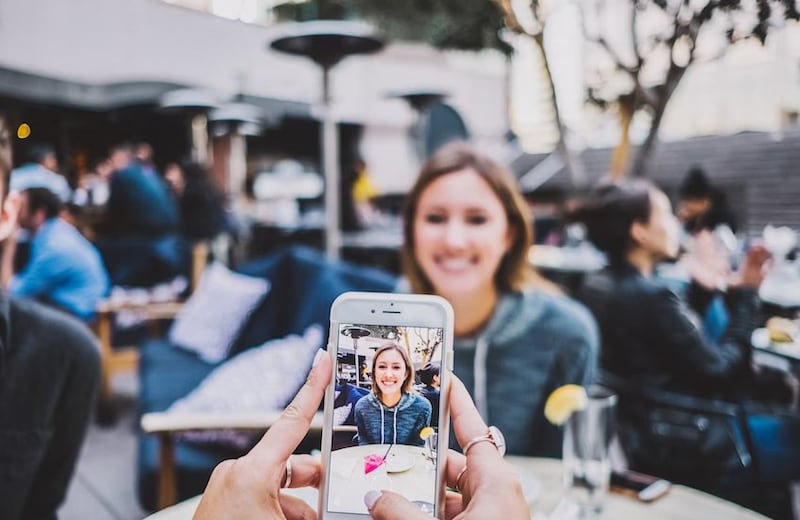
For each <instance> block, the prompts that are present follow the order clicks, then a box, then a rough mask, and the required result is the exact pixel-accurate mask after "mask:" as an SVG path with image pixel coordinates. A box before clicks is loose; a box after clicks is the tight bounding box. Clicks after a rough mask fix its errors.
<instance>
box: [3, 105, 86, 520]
mask: <svg viewBox="0 0 800 520" xmlns="http://www.w3.org/2000/svg"><path fill="white" fill-rule="evenodd" d="M9 129H10V125H9V124H8V121H7V119H6V118H5V116H4V115H3V114H2V113H0V205H2V206H3V211H2V212H1V213H0V240H2V239H5V238H7V237H8V234H9V233H10V232H12V231H13V229H14V226H15V225H16V222H15V220H16V216H17V208H18V205H19V199H18V198H12V197H8V198H6V193H7V189H8V179H9V173H10V171H11V134H10V131H9ZM7 267H8V266H6V265H3V270H5V269H6V268H7ZM0 331H2V333H0V482H2V485H0V504H2V514H1V515H2V517H3V518H4V519H8V520H18V519H23V518H55V517H56V513H57V511H58V508H59V506H60V505H61V503H62V502H63V501H64V497H65V496H66V493H67V489H68V487H69V483H70V480H71V479H72V474H73V472H74V470H75V464H76V461H77V459H78V454H79V453H80V448H81V445H82V443H83V439H84V436H85V434H86V428H87V426H88V424H89V418H90V415H91V410H92V408H93V406H94V396H95V393H96V391H97V387H98V383H99V379H100V354H99V349H98V347H97V345H96V343H95V340H94V337H93V336H92V335H91V334H90V333H89V331H88V329H87V328H86V327H85V326H83V325H81V324H80V323H79V322H78V321H76V320H74V319H72V318H70V317H69V316H67V315H65V314H63V313H59V312H54V311H53V310H51V309H48V308H46V307H44V306H42V305H40V304H38V303H36V302H31V301H20V300H17V299H15V298H10V299H9V298H8V296H7V295H6V294H5V291H4V290H2V289H0Z"/></svg>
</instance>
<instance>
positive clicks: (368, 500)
mask: <svg viewBox="0 0 800 520" xmlns="http://www.w3.org/2000/svg"><path fill="white" fill-rule="evenodd" d="M380 497H381V492H380V491H378V490H376V489H372V490H370V491H367V494H366V495H364V505H365V506H367V510H368V511H372V508H373V507H375V502H377V501H378V499H379V498H380Z"/></svg>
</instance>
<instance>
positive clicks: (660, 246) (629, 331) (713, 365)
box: [578, 181, 800, 480]
mask: <svg viewBox="0 0 800 520" xmlns="http://www.w3.org/2000/svg"><path fill="white" fill-rule="evenodd" d="M578 214H579V217H580V219H581V220H582V221H584V222H585V223H586V226H587V231H588V236H589V239H590V240H591V241H592V242H593V243H594V244H595V246H597V247H598V249H600V250H601V251H603V252H605V253H606V255H607V256H608V262H609V266H608V268H606V269H605V270H604V271H602V272H600V273H596V274H592V275H590V276H588V277H587V279H586V281H585V283H584V286H583V288H582V291H581V294H580V297H581V299H582V300H583V301H584V302H585V303H586V305H587V306H588V307H589V308H590V309H591V310H592V312H593V313H594V314H595V317H596V318H597V321H598V324H599V326H600V332H601V338H602V342H601V345H602V347H601V359H600V364H601V366H602V368H604V369H605V370H607V371H609V372H611V373H613V374H615V375H617V376H620V377H622V378H624V379H625V380H626V381H627V382H629V383H632V384H634V385H640V386H642V387H651V388H656V389H663V390H668V391H672V392H677V393H683V394H688V395H692V396H697V397H713V398H717V399H725V400H728V401H731V402H742V403H744V402H745V401H746V400H748V399H750V398H752V397H753V396H755V395H759V396H761V397H764V395H763V392H762V391H761V390H760V389H759V381H758V378H757V377H756V375H757V374H756V373H755V372H754V370H753V369H752V368H751V363H750V361H751V346H750V335H751V332H752V330H753V329H754V328H755V326H756V323H757V321H756V320H757V318H758V303H759V302H758V298H757V293H756V291H757V289H758V287H759V285H760V284H761V282H762V280H763V278H764V265H765V263H766V262H767V260H768V259H769V253H768V252H767V251H766V249H764V248H763V247H753V248H751V250H750V251H748V253H747V255H746V257H745V259H744V261H743V263H742V266H741V268H740V270H739V271H738V273H737V275H736V276H735V277H733V278H732V279H731V283H730V284H729V285H728V290H727V295H726V300H727V305H728V309H729V312H730V316H731V319H730V323H729V325H728V327H727V329H726V330H725V333H724V334H723V336H722V339H721V340H720V341H719V342H713V341H711V340H709V339H708V337H707V336H706V335H704V334H703V332H702V329H701V321H700V320H699V319H698V317H697V316H696V315H695V314H694V313H693V312H692V311H691V310H690V309H689V308H688V307H687V305H686V304H685V303H684V302H683V301H682V300H681V299H680V298H679V297H678V296H677V295H676V294H675V293H673V292H672V291H671V290H670V289H669V288H667V287H666V286H664V285H662V284H659V283H657V282H656V281H655V280H654V279H653V277H652V274H653V269H654V266H655V264H656V263H657V262H659V261H662V260H665V259H669V258H672V257H674V256H675V255H677V253H678V237H679V231H680V230H679V223H678V220H677V219H676V218H675V216H674V215H673V214H672V209H671V207H670V203H669V199H668V198H667V196H666V195H665V194H664V193H663V192H661V191H660V190H658V189H657V188H655V187H654V186H652V185H651V184H648V183H646V182H644V181H638V182H628V183H619V184H607V185H604V186H601V187H599V188H598V189H597V190H596V192H595V193H594V196H593V198H592V199H591V200H590V201H589V202H587V203H586V204H585V205H584V206H583V208H581V209H580V210H579V211H578ZM785 398H786V396H785V395H780V394H775V393H773V395H771V396H769V399H768V400H769V401H772V402H773V403H775V402H778V401H781V400H784V399H785ZM748 410H749V411H748V423H749V424H750V426H751V430H753V431H755V430H756V428H758V429H760V431H762V432H770V431H771V432H773V433H774V432H776V431H777V432H780V433H779V435H780V436H781V437H783V438H785V439H796V438H797V435H800V417H799V416H797V414H796V412H791V411H789V410H787V409H785V408H780V407H769V408H767V407H766V406H761V405H759V406H758V407H756V406H755V405H753V406H750V407H749V408H748ZM792 432H794V433H792ZM754 437H755V439H754V442H755V443H756V444H757V445H758V444H761V446H760V447H762V448H763V447H764V446H770V448H769V449H770V450H771V451H772V454H771V455H777V457H776V458H775V460H771V461H767V460H765V459H764V457H762V458H761V461H760V465H761V467H762V469H764V468H769V472H770V477H771V478H775V479H776V480H780V479H783V478H786V477H787V475H788V474H790V473H792V474H793V478H797V477H798V476H800V447H798V445H797V442H796V441H794V440H792V441H791V442H788V443H781V442H779V441H778V437H775V436H773V437H772V438H767V437H769V435H766V436H764V437H762V438H761V439H759V434H758V433H754ZM790 461H791V462H790ZM773 463H774V464H773Z"/></svg>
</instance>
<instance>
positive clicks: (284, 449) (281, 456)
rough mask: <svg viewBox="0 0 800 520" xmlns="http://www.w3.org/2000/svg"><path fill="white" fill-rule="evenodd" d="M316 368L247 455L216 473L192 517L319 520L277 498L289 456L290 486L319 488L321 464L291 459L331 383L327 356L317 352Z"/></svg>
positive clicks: (298, 504)
mask: <svg viewBox="0 0 800 520" xmlns="http://www.w3.org/2000/svg"><path fill="white" fill-rule="evenodd" d="M314 363H315V364H314V366H313V368H312V369H311V372H310V373H309V375H308V379H307V380H306V383H305V385H303V388H301V389H300V392H298V394H297V396H296V397H295V398H294V400H292V402H291V404H289V406H287V407H286V410H284V411H283V414H282V415H281V417H280V419H278V420H277V421H276V422H275V424H273V425H272V427H271V428H270V429H269V431H268V432H267V433H266V434H265V435H264V436H263V437H262V438H261V440H260V441H259V442H258V444H256V446H255V447H254V448H253V449H252V450H250V452H249V453H247V455H244V456H243V457H240V458H238V459H236V460H226V461H224V462H221V463H220V464H219V465H218V466H217V467H216V468H215V469H214V472H213V473H212V474H211V479H210V480H209V481H208V486H207V487H206V490H205V493H203V498H202V499H201V500H200V504H199V506H198V508H197V511H196V512H195V515H194V518H197V519H206V518H208V519H217V518H236V519H239V520H248V519H251V518H253V519H256V518H257V519H263V518H285V519H288V520H293V519H298V520H299V519H311V518H317V513H316V511H314V510H313V509H312V508H311V506H309V505H308V504H306V503H305V502H304V501H303V500H300V499H299V498H295V497H291V496H288V495H281V493H280V488H281V485H282V483H283V482H284V481H285V480H286V461H287V460H288V459H289V457H290V456H291V458H292V478H291V487H306V486H313V487H317V486H318V485H319V480H320V475H321V473H322V472H321V469H320V464H319V462H318V461H317V460H316V459H314V458H313V457H311V456H310V455H292V452H293V451H294V449H295V448H296V447H297V445H298V444H299V443H300V441H302V440H303V437H305V435H306V433H308V428H309V426H310V424H311V419H312V418H313V417H314V414H315V412H316V411H317V409H318V408H319V403H320V401H321V400H322V397H323V395H324V394H325V388H326V387H327V386H328V383H329V382H330V378H331V362H330V357H329V356H328V355H327V354H326V353H325V352H324V351H322V350H321V351H319V352H318V353H317V357H316V358H315V359H314Z"/></svg>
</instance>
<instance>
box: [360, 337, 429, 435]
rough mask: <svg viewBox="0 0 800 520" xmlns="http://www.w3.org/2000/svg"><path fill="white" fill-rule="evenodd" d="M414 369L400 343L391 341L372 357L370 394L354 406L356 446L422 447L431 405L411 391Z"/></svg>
mask: <svg viewBox="0 0 800 520" xmlns="http://www.w3.org/2000/svg"><path fill="white" fill-rule="evenodd" d="M413 384H414V367H413V365H412V364H411V360H410V358H409V357H408V353H407V352H406V351H405V349H404V348H403V347H401V346H400V344H398V343H395V342H394V341H390V342H387V343H384V344H383V345H382V346H381V347H380V348H378V350H376V351H375V356H374V357H373V358H372V391H371V392H370V393H369V394H367V395H365V396H364V397H362V398H361V399H359V401H358V402H357V403H356V427H357V428H358V444H359V445H364V444H410V445H415V446H422V445H423V443H424V441H423V440H422V439H421V438H420V436H419V434H420V431H422V429H423V428H425V427H426V426H429V425H430V422H431V404H430V403H429V402H428V400H427V399H425V398H424V397H422V396H421V395H418V394H416V393H414V392H413V390H412V385H413Z"/></svg>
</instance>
